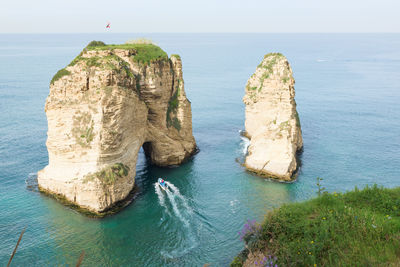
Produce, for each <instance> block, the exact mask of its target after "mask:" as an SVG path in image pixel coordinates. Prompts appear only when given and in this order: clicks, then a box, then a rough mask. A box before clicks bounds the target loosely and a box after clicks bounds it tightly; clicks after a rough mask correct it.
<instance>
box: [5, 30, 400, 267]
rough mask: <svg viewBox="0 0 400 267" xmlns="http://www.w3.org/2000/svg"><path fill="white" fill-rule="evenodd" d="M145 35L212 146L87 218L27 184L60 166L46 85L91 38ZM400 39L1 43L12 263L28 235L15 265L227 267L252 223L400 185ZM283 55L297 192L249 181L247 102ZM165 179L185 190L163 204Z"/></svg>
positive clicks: (145, 170)
mask: <svg viewBox="0 0 400 267" xmlns="http://www.w3.org/2000/svg"><path fill="white" fill-rule="evenodd" d="M142 36H147V37H151V38H152V39H153V40H154V41H155V42H156V43H158V44H159V45H160V46H161V47H162V48H164V49H165V50H166V51H167V52H168V53H169V54H172V53H178V54H180V55H181V56H182V59H183V72H184V79H185V86H186V92H187V95H188V98H189V99H190V100H191V102H192V113H193V131H194V136H195V138H196V140H197V143H198V145H199V148H200V150H201V151H200V153H199V154H197V155H196V156H195V157H194V158H193V159H192V160H191V161H189V162H187V163H186V164H184V165H182V166H180V167H178V168H157V167H154V166H151V165H149V163H148V162H146V159H145V157H144V155H143V153H141V154H140V159H139V162H138V165H137V171H138V174H137V179H136V181H137V185H138V187H139V188H140V190H139V195H138V196H137V198H136V200H135V201H134V202H133V203H132V204H131V205H130V206H128V207H127V208H126V209H125V210H123V211H122V212H120V213H118V214H117V215H115V216H112V217H108V218H105V219H91V218H87V217H85V216H83V215H81V214H79V213H77V212H75V211H73V210H71V209H69V208H67V207H64V206H63V205H61V204H60V203H58V202H56V201H55V200H53V199H51V198H48V197H46V196H44V195H42V194H40V193H38V192H37V190H35V189H34V188H33V189H32V188H29V187H27V183H28V184H31V183H32V182H33V181H34V174H35V173H36V172H37V171H38V170H40V169H42V168H43V167H44V166H45V165H46V164H47V161H48V158H47V150H46V146H45V142H46V130H47V122H46V117H45V113H44V103H45V98H46V96H47V94H48V90H49V89H48V84H49V81H50V79H51V77H52V76H53V75H54V73H55V72H56V71H57V70H58V69H60V68H62V67H64V66H65V65H67V64H68V63H69V62H70V61H71V60H72V59H73V58H74V57H75V56H76V55H77V54H78V53H79V52H80V51H81V50H82V48H83V47H84V46H85V45H86V44H87V43H88V42H89V41H91V40H93V39H98V40H103V41H105V42H107V43H121V42H124V41H126V40H128V39H134V38H137V37H142ZM399 47H400V34H305V35H304V34H146V35H142V34H113V35H110V34H103V35H94V34H77V35H0V240H1V242H0V265H5V264H6V262H7V261H8V258H9V255H10V254H11V252H12V250H13V248H14V246H15V243H16V241H17V239H18V235H19V233H20V232H21V231H22V229H23V228H24V227H27V230H26V233H25V234H24V237H23V239H22V242H21V244H20V247H19V249H18V251H17V254H16V256H15V258H14V260H13V265H14V266H24V265H28V264H29V265H30V266H47V265H50V266H54V265H65V264H67V265H69V266H74V264H75V263H76V261H77V259H78V257H79V255H80V253H81V251H82V250H84V251H85V253H86V254H85V258H84V261H83V266H202V265H203V264H205V263H211V264H212V266H227V265H228V264H229V262H230V261H231V260H232V258H233V257H234V256H235V255H236V253H238V252H239V251H240V249H241V248H242V246H243V244H242V243H241V241H240V240H239V238H238V234H237V232H238V231H239V230H240V229H241V227H242V225H243V224H244V223H245V221H246V220H247V219H257V220H258V221H261V220H262V219H263V216H264V214H265V213H266V211H268V210H270V209H272V208H273V207H276V206H279V205H281V204H282V203H287V202H293V201H301V200H304V199H308V198H311V197H313V196H315V191H316V185H315V183H316V177H317V176H321V177H323V178H324V181H323V184H324V186H325V187H326V188H327V190H329V191H346V190H350V189H352V188H354V186H359V187H362V186H364V185H367V184H374V183H377V184H379V185H383V186H387V187H394V186H400V180H399V178H400V175H399V174H400V171H399V169H398V167H399V166H400V157H399V152H400V119H399V118H400V105H399V104H398V103H399V100H400V75H399V70H400V50H399ZM271 51H279V52H282V53H284V54H285V55H286V56H287V58H288V59H289V61H290V63H291V65H292V68H293V72H294V77H295V79H296V100H297V106H298V112H299V114H300V119H301V125H302V130H303V138H304V152H303V154H302V155H301V161H302V167H301V170H300V174H299V177H298V181H297V182H295V183H293V184H281V183H276V182H270V181H266V180H263V179H260V178H258V177H256V176H253V175H251V174H249V173H246V172H245V170H244V169H243V168H242V167H241V166H240V164H239V163H238V162H237V161H240V160H241V159H242V158H243V152H244V151H245V143H246V142H245V140H242V139H241V137H240V135H239V131H240V130H242V129H243V128H244V105H243V103H242V100H241V99H242V97H243V94H244V87H245V84H246V81H247V79H248V77H249V76H250V75H251V74H252V73H253V72H254V70H255V68H256V66H257V65H258V64H259V62H260V61H261V59H262V57H263V55H264V54H266V53H268V52H271ZM159 176H163V177H167V179H168V180H169V181H170V182H171V183H172V185H174V186H175V187H176V188H177V189H179V193H178V192H177V191H175V193H170V194H169V195H168V194H165V193H160V194H157V192H156V190H155V187H154V183H155V182H156V180H157V177H159Z"/></svg>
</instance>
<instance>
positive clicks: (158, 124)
mask: <svg viewBox="0 0 400 267" xmlns="http://www.w3.org/2000/svg"><path fill="white" fill-rule="evenodd" d="M45 111H46V115H47V120H48V139H47V148H48V152H49V164H48V165H47V166H46V167H45V168H44V169H43V170H41V171H39V173H38V183H39V187H40V189H41V190H42V191H46V192H48V193H50V194H57V195H61V196H62V197H64V198H65V199H67V200H68V201H70V202H73V203H74V204H76V205H78V206H80V207H82V208H85V209H87V210H90V211H92V212H95V213H101V212H103V211H105V210H107V209H109V208H110V207H112V206H113V205H114V204H115V203H117V202H118V201H121V200H124V199H125V198H126V197H127V196H128V195H129V193H130V192H131V191H132V189H133V187H134V182H135V167H136V161H137V157H138V153H139V150H140V148H141V147H142V146H143V149H144V150H145V153H146V155H148V156H149V158H150V159H151V161H152V162H153V163H154V164H156V165H159V166H168V165H176V164H180V163H182V162H183V161H184V160H185V159H187V158H189V157H190V156H191V155H192V154H193V153H195V151H196V149H197V148H196V143H195V140H194V137H193V135H192V117H191V107H190V102H189V101H188V99H187V98H186V95H185V90H184V83H183V78H182V62H181V60H180V57H179V56H177V55H175V56H171V58H168V56H167V54H166V53H165V52H164V51H162V50H161V49H160V48H159V47H157V46H155V45H152V44H137V45H104V44H103V43H101V42H99V43H95V44H94V45H92V46H91V45H89V46H88V47H86V48H85V49H84V51H83V52H82V53H81V54H80V55H79V56H78V57H77V58H75V59H74V60H73V61H72V62H71V63H70V64H69V65H68V66H67V67H66V68H65V69H62V70H60V71H59V72H58V73H57V74H56V75H55V76H54V78H53V80H52V82H51V85H50V94H49V96H48V98H47V101H46V107H45Z"/></svg>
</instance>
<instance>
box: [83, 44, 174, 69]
mask: <svg viewBox="0 0 400 267" xmlns="http://www.w3.org/2000/svg"><path fill="white" fill-rule="evenodd" d="M91 44H92V45H91ZM86 49H87V50H113V49H127V50H129V49H134V50H135V51H136V55H134V56H133V57H132V59H133V61H135V62H138V63H143V64H148V63H150V62H153V61H156V60H160V59H166V60H167V59H168V54H167V53H166V52H165V51H164V50H162V49H161V48H160V47H159V46H157V45H155V44H151V43H128V44H104V43H103V42H101V41H92V42H90V43H89V45H88V46H87V47H86Z"/></svg>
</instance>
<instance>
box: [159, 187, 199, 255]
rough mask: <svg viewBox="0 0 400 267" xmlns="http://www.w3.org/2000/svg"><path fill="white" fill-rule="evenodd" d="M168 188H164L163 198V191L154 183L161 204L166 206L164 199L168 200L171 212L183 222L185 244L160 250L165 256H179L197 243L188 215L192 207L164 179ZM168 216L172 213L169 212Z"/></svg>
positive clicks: (176, 189)
mask: <svg viewBox="0 0 400 267" xmlns="http://www.w3.org/2000/svg"><path fill="white" fill-rule="evenodd" d="M165 183H166V184H167V186H168V189H167V190H165V194H166V195H167V197H166V198H165V194H164V192H163V191H162V190H161V188H160V187H159V186H158V183H156V193H157V195H158V197H159V202H160V205H161V206H164V207H167V204H166V200H168V201H169V203H170V205H171V207H172V211H173V214H174V215H175V216H176V217H177V218H178V220H179V221H181V222H182V223H183V227H182V228H181V230H182V231H183V233H184V235H185V236H186V238H185V239H186V242H187V243H186V242H185V243H186V244H181V245H180V248H175V249H173V250H172V251H166V250H162V251H161V255H162V256H163V257H165V258H169V259H172V258H179V257H181V256H183V255H185V254H187V253H188V252H189V251H190V250H192V249H193V248H195V247H196V246H197V245H198V242H197V238H196V236H195V234H194V232H193V227H194V225H193V222H190V217H191V214H192V212H193V210H192V208H191V207H190V206H189V205H188V201H187V199H186V198H185V197H184V196H183V195H182V194H181V193H180V191H179V189H178V188H177V187H176V186H175V185H174V184H172V183H170V182H167V181H165ZM169 215H170V216H172V214H170V213H169Z"/></svg>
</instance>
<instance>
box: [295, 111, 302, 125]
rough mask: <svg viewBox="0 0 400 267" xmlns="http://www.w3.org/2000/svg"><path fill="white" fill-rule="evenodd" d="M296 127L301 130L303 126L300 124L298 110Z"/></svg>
mask: <svg viewBox="0 0 400 267" xmlns="http://www.w3.org/2000/svg"><path fill="white" fill-rule="evenodd" d="M295 116H296V125H297V127H299V128H301V124H300V118H299V113H298V112H297V110H296V115H295Z"/></svg>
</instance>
